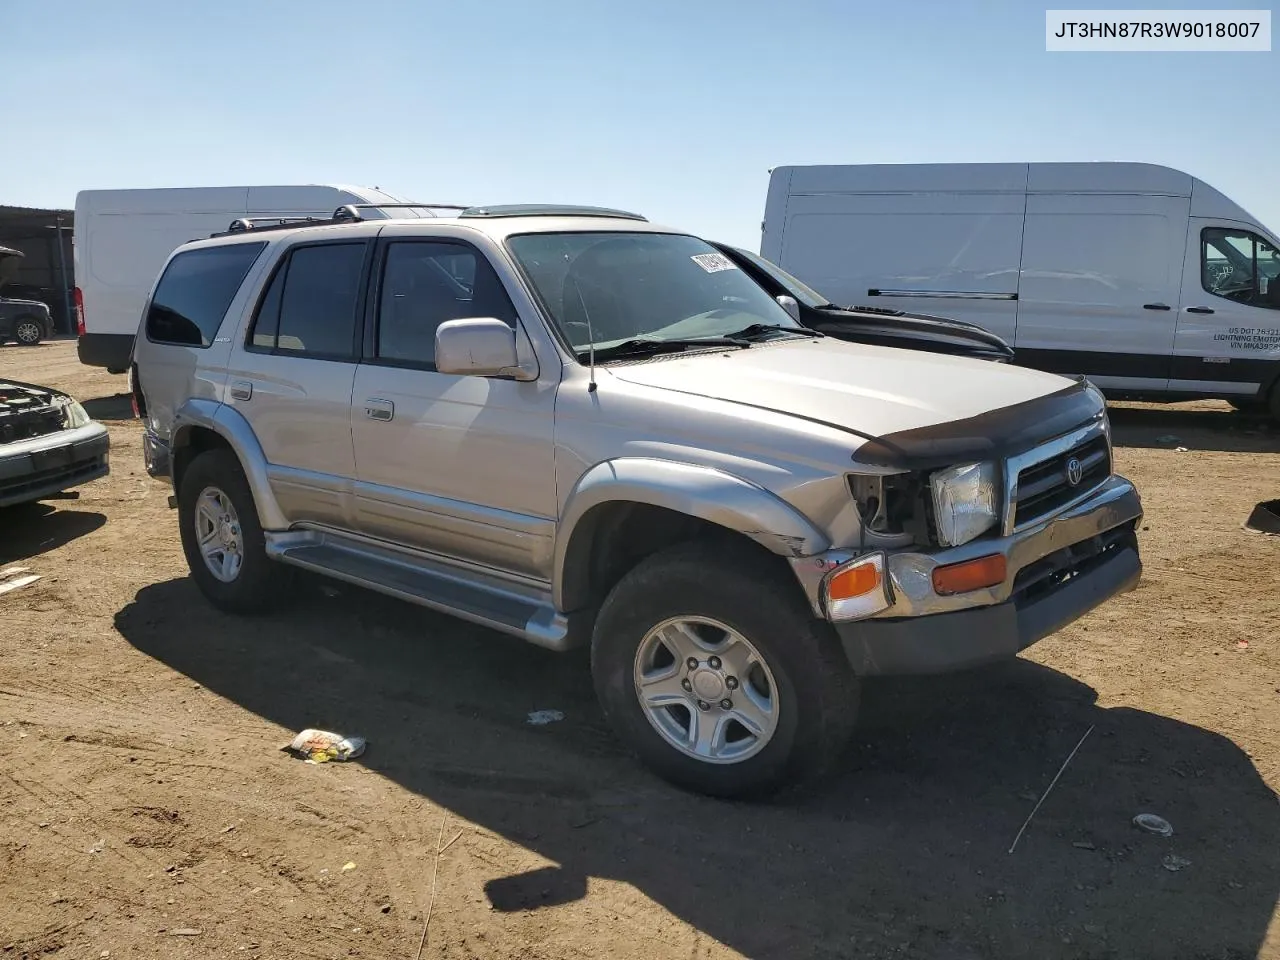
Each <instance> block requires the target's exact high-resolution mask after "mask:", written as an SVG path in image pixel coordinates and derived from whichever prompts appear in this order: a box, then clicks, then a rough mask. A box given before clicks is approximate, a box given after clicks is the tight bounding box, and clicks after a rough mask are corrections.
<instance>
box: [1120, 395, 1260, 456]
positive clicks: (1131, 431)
mask: <svg viewBox="0 0 1280 960" xmlns="http://www.w3.org/2000/svg"><path fill="white" fill-rule="evenodd" d="M1108 413H1109V414H1110V417H1111V428H1112V431H1113V432H1114V434H1115V442H1116V446H1119V447H1146V448H1150V449H1154V450H1170V451H1172V450H1174V449H1176V448H1177V447H1186V448H1187V449H1188V450H1216V451H1221V452H1225V453H1280V423H1275V422H1274V421H1272V420H1271V419H1270V418H1269V417H1267V416H1266V415H1263V414H1253V413H1240V412H1238V411H1233V410H1179V409H1177V408H1175V407H1169V408H1154V409H1153V408H1151V407H1118V406H1114V405H1113V406H1111V407H1110V408H1109V410H1108Z"/></svg>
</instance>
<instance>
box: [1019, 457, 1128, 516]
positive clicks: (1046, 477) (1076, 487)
mask: <svg viewBox="0 0 1280 960" xmlns="http://www.w3.org/2000/svg"><path fill="white" fill-rule="evenodd" d="M1072 461H1075V462H1076V464H1077V466H1078V469H1079V476H1078V479H1076V477H1075V476H1073V471H1072V470H1071V469H1070V465H1071V463H1072ZM1109 476H1111V451H1110V449H1109V447H1108V446H1107V438H1106V436H1105V435H1103V434H1099V435H1097V436H1095V437H1092V438H1090V439H1088V440H1085V441H1084V442H1083V443H1080V444H1077V445H1076V446H1074V447H1072V448H1071V449H1070V450H1067V451H1066V452H1065V453H1061V454H1058V455H1056V456H1054V457H1051V458H1049V459H1048V460H1042V461H1040V462H1039V463H1033V464H1031V465H1029V466H1026V467H1023V468H1022V470H1020V471H1019V473H1018V477H1017V492H1016V493H1015V494H1014V497H1013V501H1012V503H1011V504H1010V507H1011V509H1012V510H1013V526H1014V528H1015V529H1016V528H1020V527H1024V526H1026V525H1027V524H1029V523H1035V522H1036V521H1037V520H1040V519H1042V518H1044V517H1047V516H1049V515H1051V514H1053V513H1054V512H1056V511H1057V510H1060V509H1061V508H1062V507H1064V506H1066V505H1067V504H1068V503H1070V502H1071V501H1073V500H1075V499H1077V498H1079V497H1081V496H1083V495H1084V494H1086V493H1088V492H1089V491H1090V490H1092V489H1094V488H1095V487H1097V486H1098V485H1099V484H1101V483H1102V482H1103V481H1105V480H1106V479H1107V477H1109ZM1072 480H1075V482H1074V483H1073V482H1072Z"/></svg>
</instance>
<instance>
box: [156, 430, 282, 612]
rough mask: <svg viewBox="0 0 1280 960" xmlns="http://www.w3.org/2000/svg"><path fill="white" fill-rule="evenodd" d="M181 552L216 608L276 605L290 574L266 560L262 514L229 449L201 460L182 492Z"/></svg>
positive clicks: (189, 473) (186, 476) (256, 608)
mask: <svg viewBox="0 0 1280 960" xmlns="http://www.w3.org/2000/svg"><path fill="white" fill-rule="evenodd" d="M178 522H179V524H180V526H181V534H182V550H183V553H185V554H186V557H187V566H188V567H189V568H190V569H191V577H192V579H194V580H195V582H196V585H197V586H198V587H199V588H200V591H201V592H202V593H203V594H204V595H205V596H206V597H208V598H209V600H210V601H211V602H212V603H213V605H214V606H216V607H218V608H220V609H222V610H226V611H228V612H231V613H256V612H258V611H261V610H266V609H269V608H270V607H272V606H274V605H275V604H276V603H277V602H278V600H279V598H280V597H281V595H282V594H283V593H284V592H285V587H286V586H287V581H288V580H289V579H290V573H291V571H290V570H288V569H287V568H286V567H284V566H282V565H281V564H278V563H276V562H275V561H273V560H271V559H270V558H268V557H267V551H266V540H265V538H264V537H263V534H262V527H261V525H260V524H259V523H258V510H257V507H256V506H255V505H254V502H253V494H252V493H250V491H249V483H248V481H247V480H246V479H245V476H244V471H243V470H242V469H241V468H240V461H239V460H237V459H236V455H235V454H234V453H232V452H231V451H230V450H209V451H206V452H205V453H202V454H200V455H199V456H197V457H196V458H195V459H194V460H193V461H192V462H191V465H190V466H189V467H187V469H186V472H185V473H184V474H183V476H182V487H181V489H180V490H179V491H178Z"/></svg>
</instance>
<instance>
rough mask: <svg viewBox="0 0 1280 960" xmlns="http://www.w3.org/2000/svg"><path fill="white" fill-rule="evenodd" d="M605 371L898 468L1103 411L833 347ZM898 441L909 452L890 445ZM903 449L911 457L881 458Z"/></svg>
mask: <svg viewBox="0 0 1280 960" xmlns="http://www.w3.org/2000/svg"><path fill="white" fill-rule="evenodd" d="M609 371H610V373H612V374H613V375H614V376H616V377H618V378H619V379H621V380H625V381H627V382H629V383H635V384H643V385H645V386H649V387H657V388H661V389H665V390H673V391H678V392H681V393H687V394H691V395H695V396H701V397H710V398H714V399H717V400H726V401H729V402H732V403H740V404H744V405H747V406H752V407H756V408H759V409H762V410H770V411H774V412H778V413H784V414H790V415H793V416H796V417H800V418H802V419H805V420H809V421H814V422H818V423H822V424H825V425H828V426H833V427H836V428H837V429H843V430H846V431H848V432H850V433H853V434H856V435H858V436H860V437H862V438H863V439H864V440H873V439H876V440H884V439H889V440H890V441H891V442H890V443H889V444H888V445H887V446H886V445H885V444H883V443H879V444H871V445H869V446H874V447H876V449H878V450H880V451H881V455H882V456H883V457H884V459H885V462H904V465H905V461H910V460H912V459H913V458H914V459H915V460H916V461H919V460H920V456H919V455H920V454H924V453H927V452H928V451H932V452H933V453H934V454H940V455H941V456H942V459H943V460H944V461H945V460H946V459H948V458H950V459H955V458H956V457H958V456H961V455H964V454H965V453H966V452H970V453H972V452H973V451H978V452H981V453H983V454H985V455H994V454H996V453H998V451H997V450H996V448H997V447H998V446H999V445H1001V444H1002V443H1004V442H1006V441H1007V442H1009V443H1013V442H1021V441H1022V440H1024V439H1025V438H1026V436H1027V435H1028V432H1029V431H1030V432H1032V433H1034V432H1036V431H1037V430H1039V431H1041V432H1043V431H1044V430H1052V429H1058V428H1059V427H1060V426H1061V423H1062V422H1064V421H1072V420H1074V423H1071V422H1068V423H1067V426H1066V429H1069V428H1070V426H1074V425H1076V424H1078V423H1080V422H1081V421H1082V420H1084V419H1087V418H1088V417H1089V416H1090V415H1095V416H1096V415H1097V413H1098V412H1099V411H1100V410H1101V409H1102V406H1101V401H1100V399H1098V398H1096V396H1095V397H1086V396H1084V393H1085V387H1086V385H1085V384H1084V383H1083V382H1077V381H1072V380H1068V379H1066V378H1064V377H1059V376H1056V375H1054V374H1049V373H1042V372H1040V371H1038V370H1029V369H1027V368H1025V367H1015V366H1010V365H1008V364H993V363H989V362H986V361H983V360H974V359H970V358H967V357H951V356H946V355H944V354H936V353H925V352H922V351H918V350H899V349H895V348H892V347H877V346H870V345H867V344H858V343H849V342H846V341H841V340H836V339H834V338H830V337H828V338H823V339H815V340H808V339H806V340H799V339H796V340H786V341H773V342H767V343H762V344H757V345H755V346H752V347H751V348H749V349H745V350H727V351H723V352H720V351H716V352H714V353H712V352H708V353H698V354H694V355H675V356H663V357H660V358H655V359H653V360H648V361H645V362H640V363H624V364H619V365H617V366H611V367H609ZM1059 397H1061V398H1063V399H1062V400H1061V401H1060V400H1059V399H1058V398H1059ZM1042 398H1043V399H1042ZM1011 410H1012V411H1016V412H1013V413H1011V412H1010V411H1011ZM952 428H954V429H952ZM1047 435H1048V436H1052V435H1054V434H1052V433H1049V434H1047ZM895 437H899V438H906V439H907V440H909V441H910V442H909V443H906V444H905V445H904V444H897V443H894V442H892V441H893V438H895ZM939 441H941V443H940V442H939ZM908 447H909V448H911V449H912V450H914V452H915V455H914V456H905V455H904V456H902V457H894V456H890V455H889V454H888V453H887V452H886V451H887V450H888V449H890V448H893V449H897V450H899V451H901V450H903V449H906V448H908ZM859 458H860V459H864V458H862V457H861V456H860V457H859ZM925 459H929V457H925ZM915 465H919V463H916V464H915Z"/></svg>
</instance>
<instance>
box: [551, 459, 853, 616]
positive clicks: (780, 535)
mask: <svg viewBox="0 0 1280 960" xmlns="http://www.w3.org/2000/svg"><path fill="white" fill-rule="evenodd" d="M621 502H626V503H644V504H649V505H651V506H655V507H664V508H666V509H668V510H672V511H675V512H676V513H683V514H685V515H687V516H690V517H696V518H698V519H700V520H705V521H707V522H709V523H713V524H715V525H717V526H720V527H725V528H726V529H729V530H735V531H737V532H738V533H741V534H743V535H744V536H747V537H750V538H751V539H752V540H754V541H755V542H756V543H758V544H760V545H761V546H763V547H764V548H765V549H767V550H769V551H770V552H771V553H775V554H778V555H780V556H784V557H807V556H812V555H813V554H816V553H821V552H822V551H824V550H826V549H828V548H829V547H830V546H831V542H830V540H829V539H828V538H827V535H826V534H824V533H823V532H822V531H821V530H819V529H818V528H817V527H815V526H814V525H813V523H812V522H810V520H809V519H808V518H807V517H805V516H804V515H803V514H802V513H800V512H799V511H798V510H796V509H795V507H793V506H791V505H790V504H789V503H787V502H786V501H784V500H782V499H781V498H779V497H778V496H777V495H775V494H773V493H771V492H770V491H768V490H766V489H765V488H764V487H761V486H759V485H757V484H755V483H752V482H751V481H749V480H744V479H742V478H741V477H738V476H734V475H733V474H731V473H726V472H725V471H723V470H719V469H716V468H715V467H704V466H698V465H696V464H689V463H679V462H676V461H673V460H658V459H652V458H646V457H619V458H617V459H614V460H606V461H603V462H602V463H598V464H596V465H595V466H594V467H592V468H591V469H590V470H588V471H587V472H586V473H584V474H583V475H582V476H581V477H580V478H579V479H578V482H577V483H576V484H575V485H574V488H573V490H572V492H571V493H570V494H569V497H568V499H567V500H566V502H565V507H564V509H563V510H562V511H561V514H560V522H559V525H558V526H559V530H558V531H557V536H556V545H555V557H554V567H553V569H554V571H555V576H554V578H553V580H552V599H553V602H554V603H555V606H556V608H557V609H559V610H573V609H576V608H578V607H581V606H583V605H584V604H585V603H586V602H587V598H588V595H589V582H588V578H589V576H590V571H589V563H590V557H591V546H592V543H593V542H594V540H595V535H596V533H597V526H598V523H599V519H600V517H601V516H602V515H603V511H600V510H598V509H597V508H599V507H602V506H604V505H606V504H609V503H621Z"/></svg>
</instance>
